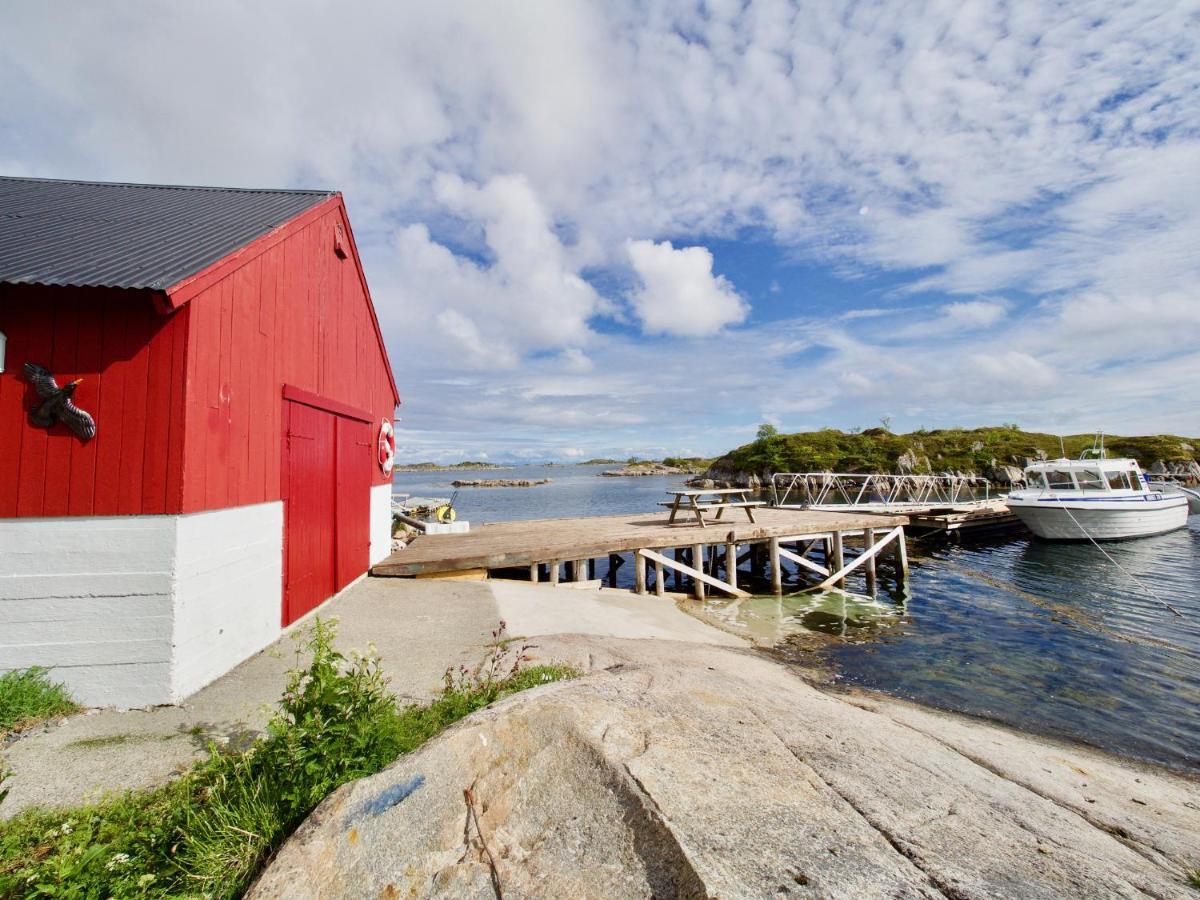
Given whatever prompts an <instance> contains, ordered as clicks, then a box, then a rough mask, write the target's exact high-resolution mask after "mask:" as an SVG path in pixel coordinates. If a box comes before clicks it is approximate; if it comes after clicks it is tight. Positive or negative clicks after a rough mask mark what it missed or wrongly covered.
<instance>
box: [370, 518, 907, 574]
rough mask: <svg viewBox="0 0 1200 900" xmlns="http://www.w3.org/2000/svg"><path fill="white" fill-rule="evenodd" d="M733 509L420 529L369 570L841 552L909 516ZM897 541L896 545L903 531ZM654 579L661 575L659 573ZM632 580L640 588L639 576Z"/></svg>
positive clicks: (554, 569)
mask: <svg viewBox="0 0 1200 900" xmlns="http://www.w3.org/2000/svg"><path fill="white" fill-rule="evenodd" d="M737 512H738V511H737V510H731V511H729V513H727V517H726V518H723V519H719V520H710V521H709V524H708V525H707V527H704V528H701V527H700V526H699V525H698V524H696V523H695V521H691V522H687V523H682V522H677V523H676V524H674V525H668V524H667V518H668V515H667V513H647V514H645V515H634V516H592V517H584V518H569V519H536V520H530V521H524V522H499V523H496V524H493V525H482V526H480V527H478V528H475V529H474V530H472V531H470V532H469V533H467V534H446V535H422V536H418V537H416V538H414V539H413V540H412V542H411V543H410V544H409V545H408V546H407V547H406V548H405V549H403V550H400V551H398V552H396V553H393V554H392V555H391V556H389V557H388V558H387V559H385V560H384V561H383V562H381V563H379V564H378V565H376V566H375V567H374V568H373V569H372V570H371V574H373V575H379V576H395V577H414V576H415V577H430V576H437V575H445V574H447V573H453V572H466V571H470V570H475V571H479V570H482V571H489V570H493V569H512V568H520V567H528V568H529V569H530V575H531V578H532V579H533V580H538V578H539V567H540V566H544V567H546V568H545V569H544V571H545V572H546V573H547V575H546V577H547V579H548V580H549V581H551V582H557V581H558V580H559V568H560V566H561V565H562V564H564V563H570V564H572V566H573V574H574V577H575V578H576V579H577V580H582V577H583V576H584V574H585V573H586V572H587V571H588V567H587V565H586V563H587V562H588V561H589V560H593V559H598V558H602V557H608V556H610V555H612V554H617V553H630V552H632V553H638V552H639V551H651V553H653V554H655V555H658V556H660V559H659V561H658V565H659V566H660V567H661V565H663V564H666V565H668V567H671V566H672V563H671V562H665V563H664V561H663V560H662V559H661V551H663V550H667V549H670V548H675V549H676V551H677V552H678V551H679V549H680V548H685V549H686V551H687V553H688V554H689V556H688V559H689V560H691V561H694V560H697V559H700V560H703V558H704V555H705V552H706V549H707V548H710V547H711V548H714V550H713V551H712V552H719V550H727V549H731V550H732V552H733V554H734V555H735V556H736V553H737V548H738V546H739V545H751V546H753V545H759V544H765V545H768V546H770V547H774V548H776V549H777V548H778V547H779V546H780V544H781V543H785V542H786V543H796V542H799V541H826V542H828V545H830V546H832V545H834V544H836V546H837V548H838V554H839V556H840V548H841V547H842V545H843V537H845V536H855V535H862V536H864V537H865V538H866V539H868V540H870V541H873V540H874V535H875V533H876V532H878V533H879V535H880V536H881V537H882V535H883V534H884V533H885V532H887V531H888V530H889V529H892V528H895V527H897V526H903V525H904V524H906V523H907V521H908V520H907V517H905V516H894V515H875V514H871V513H841V512H824V511H818V510H787V509H769V508H764V509H759V510H757V511H756V512H755V518H756V519H757V520H758V521H757V522H754V523H751V522H748V521H746V520H745V519H744V518H742V517H740V516H736V517H735V515H736V513H737ZM739 519H740V521H739ZM899 544H900V546H903V538H901V540H900V542H899ZM772 552H773V553H774V552H775V550H773V551H772ZM677 558H678V557H677ZM773 558H774V557H773ZM788 558H791V557H790V556H789V557H788ZM657 580H658V582H661V580H662V579H661V575H660V576H659V577H658V579H657ZM706 580H711V579H706ZM714 586H715V585H714ZM734 586H735V587H736V585H734ZM638 587H639V588H640V589H644V581H643V579H642V578H641V577H639V580H638ZM718 589H721V588H718Z"/></svg>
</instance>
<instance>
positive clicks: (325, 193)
mask: <svg viewBox="0 0 1200 900" xmlns="http://www.w3.org/2000/svg"><path fill="white" fill-rule="evenodd" d="M0 181H28V182H34V183H51V184H78V185H87V186H89V187H97V186H98V187H128V188H143V189H146V190H172V191H220V192H234V193H239V194H311V195H313V196H322V197H332V196H334V195H335V194H337V193H339V192H338V191H335V190H328V189H324V188H246V187H221V186H220V185H211V184H146V183H144V182H138V181H84V180H82V179H79V178H39V177H36V176H32V175H0Z"/></svg>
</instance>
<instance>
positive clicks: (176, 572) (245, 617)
mask: <svg viewBox="0 0 1200 900" xmlns="http://www.w3.org/2000/svg"><path fill="white" fill-rule="evenodd" d="M282 566H283V504H282V503H280V502H278V501H277V502H274V503H263V504H258V505H255V506H243V507H236V508H233V509H223V510H215V511H212V512H203V513H194V514H191V515H185V516H113V517H101V518H95V517H65V518H53V519H0V672H3V671H7V670H9V669H23V668H26V667H28V666H45V667H47V668H52V669H53V677H54V678H55V679H56V680H59V681H62V682H64V683H66V685H67V686H68V687H69V688H70V690H71V693H72V695H73V696H74V697H75V698H76V699H77V700H78V701H79V702H80V703H83V704H84V705H86V706H122V707H135V706H152V705H155V704H161V703H175V702H178V701H179V700H181V699H183V698H184V697H186V696H187V695H189V694H191V693H194V692H195V691H196V690H198V689H199V688H201V687H203V686H204V685H205V684H208V683H209V682H210V681H212V680H213V679H215V678H217V677H219V676H220V675H223V674H224V673H225V672H227V671H229V670H230V669H231V668H233V667H234V666H235V665H237V664H238V663H239V662H241V661H242V660H244V659H246V658H248V657H249V656H252V655H253V654H254V653H257V652H258V651H259V650H261V649H262V648H263V647H265V646H267V645H268V644H269V643H271V641H273V640H274V639H275V638H276V637H278V635H279V633H280V631H281V626H280V616H281V609H282V593H283V571H282Z"/></svg>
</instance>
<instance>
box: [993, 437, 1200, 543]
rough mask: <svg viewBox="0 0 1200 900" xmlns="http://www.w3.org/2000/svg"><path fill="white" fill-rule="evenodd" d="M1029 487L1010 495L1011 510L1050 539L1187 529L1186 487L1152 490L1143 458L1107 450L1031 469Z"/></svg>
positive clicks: (1118, 537) (1118, 536)
mask: <svg viewBox="0 0 1200 900" xmlns="http://www.w3.org/2000/svg"><path fill="white" fill-rule="evenodd" d="M1025 484H1026V485H1027V487H1025V488H1024V489H1022V490H1019V491H1012V492H1011V493H1010V494H1009V495H1008V500H1007V503H1008V508H1009V509H1010V510H1012V512H1013V513H1015V514H1016V516H1017V517H1018V518H1019V519H1020V520H1021V521H1022V522H1024V523H1025V525H1026V526H1027V527H1028V528H1029V530H1030V531H1032V532H1033V533H1034V534H1035V535H1036V536H1037V537H1040V538H1045V539H1047V540H1055V541H1086V540H1096V541H1104V540H1122V539H1125V538H1137V537H1149V536H1150V535H1155V534H1165V533H1166V532H1168V531H1175V530H1176V529H1179V528H1183V527H1185V526H1186V525H1187V518H1188V513H1189V499H1190V498H1189V496H1188V495H1187V494H1186V493H1184V491H1183V490H1182V489H1169V488H1167V487H1166V486H1161V487H1158V486H1152V485H1151V484H1149V482H1148V481H1147V479H1146V476H1145V475H1144V473H1143V472H1142V469H1141V467H1140V466H1139V465H1138V463H1137V460H1133V459H1109V458H1107V457H1106V456H1105V454H1104V450H1103V447H1101V448H1098V449H1092V450H1086V451H1084V453H1083V454H1082V456H1081V457H1080V458H1079V459H1055V460H1047V461H1046V462H1039V463H1035V464H1033V465H1031V466H1028V467H1027V468H1026V469H1025Z"/></svg>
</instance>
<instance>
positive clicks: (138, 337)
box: [117, 304, 161, 515]
mask: <svg viewBox="0 0 1200 900" xmlns="http://www.w3.org/2000/svg"><path fill="white" fill-rule="evenodd" d="M147 306H149V304H147ZM127 315H128V316H129V323H128V330H127V331H126V333H125V352H126V357H125V358H126V360H128V361H127V362H126V364H125V400H124V404H123V405H124V409H125V415H124V417H123V419H122V425H123V429H124V432H125V434H124V436H123V438H122V441H121V458H120V460H121V461H120V486H119V489H118V491H117V512H119V513H121V514H122V515H133V514H136V513H140V512H141V511H142V485H143V482H144V477H145V468H144V467H145V462H146V425H147V419H148V415H149V414H151V410H150V409H149V403H148V402H147V395H148V391H149V383H150V343H151V340H152V339H153V334H154V331H155V329H156V327H157V326H159V325H161V322H159V321H156V320H157V318H158V316H157V314H156V313H154V312H153V311H152V310H150V309H147V310H146V312H145V314H141V315H139V314H133V313H132V311H130V312H128V313H127ZM148 316H154V320H151V319H149V318H147V317H148Z"/></svg>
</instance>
